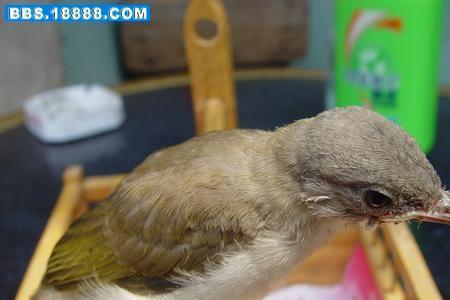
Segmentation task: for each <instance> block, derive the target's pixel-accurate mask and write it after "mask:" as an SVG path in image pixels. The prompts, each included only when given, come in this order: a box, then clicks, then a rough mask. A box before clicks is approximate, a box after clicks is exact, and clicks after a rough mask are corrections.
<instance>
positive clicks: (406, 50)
mask: <svg viewBox="0 0 450 300" xmlns="http://www.w3.org/2000/svg"><path fill="white" fill-rule="evenodd" d="M442 10H443V1H442V0H337V1H336V32H335V39H336V44H335V45H336V48H335V69H334V71H335V74H334V75H335V76H334V95H335V102H336V105H337V106H346V105H364V106H367V107H370V108H372V109H374V110H375V111H377V112H379V113H381V114H383V115H384V116H386V117H387V118H389V119H391V120H393V121H394V122H396V123H398V124H399V125H400V126H402V127H403V128H405V129H406V130H407V131H408V132H409V133H410V134H411V135H412V136H414V137H415V138H416V140H417V142H418V143H419V145H420V146H421V147H422V149H423V151H425V152H428V151H429V150H431V148H432V146H433V144H434V140H435V133H436V121H437V120H436V119H437V108H438V101H437V99H438V83H437V75H438V53H439V49H440V34H441V27H442Z"/></svg>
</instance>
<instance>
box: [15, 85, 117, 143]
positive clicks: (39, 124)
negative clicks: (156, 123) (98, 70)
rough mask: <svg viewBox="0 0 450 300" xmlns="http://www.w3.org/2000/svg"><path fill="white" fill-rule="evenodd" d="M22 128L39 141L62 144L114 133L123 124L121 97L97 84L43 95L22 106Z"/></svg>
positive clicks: (34, 97)
mask: <svg viewBox="0 0 450 300" xmlns="http://www.w3.org/2000/svg"><path fill="white" fill-rule="evenodd" d="M23 110H24V115H25V125H26V127H27V128H28V130H30V132H31V133H32V134H33V135H34V136H36V137H37V138H38V139H40V140H41V141H43V142H47V143H65V142H70V141H73V140H77V139H81V138H85V137H88V136H92V135H96V134H99V133H103V132H106V131H110V130H114V129H116V128H118V127H120V125H122V124H123V122H124V121H125V110H124V107H123V100H122V97H121V96H120V95H119V94H118V93H116V92H114V91H112V90H110V89H108V88H106V87H104V86H101V85H98V84H94V85H88V84H81V85H75V86H70V87H65V88H60V89H56V90H52V91H48V92H44V93H41V94H38V95H35V96H33V97H31V98H30V99H29V100H27V101H26V102H25V104H24V106H23Z"/></svg>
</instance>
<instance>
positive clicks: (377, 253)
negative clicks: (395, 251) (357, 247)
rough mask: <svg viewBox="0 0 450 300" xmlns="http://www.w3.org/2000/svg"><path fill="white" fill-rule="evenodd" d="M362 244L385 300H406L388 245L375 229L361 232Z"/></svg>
mask: <svg viewBox="0 0 450 300" xmlns="http://www.w3.org/2000/svg"><path fill="white" fill-rule="evenodd" d="M360 238H361V243H362V245H363V247H364V251H365V253H366V256H367V258H368V260H369V261H368V263H369V267H370V269H371V271H372V275H373V277H374V279H375V282H376V283H377V286H378V288H379V291H380V293H381V295H382V296H383V299H384V300H405V299H406V295H405V292H404V291H403V289H402V287H401V285H400V282H399V280H398V278H397V273H396V270H395V268H394V266H393V264H392V262H391V261H390V259H389V255H388V249H387V248H386V245H385V244H384V242H383V241H382V240H381V238H380V237H379V236H378V235H377V232H376V230H375V229H371V230H365V229H361V230H360Z"/></svg>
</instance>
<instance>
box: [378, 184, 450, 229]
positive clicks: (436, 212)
mask: <svg viewBox="0 0 450 300" xmlns="http://www.w3.org/2000/svg"><path fill="white" fill-rule="evenodd" d="M409 220H412V221H426V222H433V223H441V224H447V225H450V194H449V192H447V191H444V192H443V196H442V198H441V199H440V200H439V201H438V202H437V203H436V205H435V206H434V207H433V208H431V209H430V210H427V211H425V210H414V211H411V212H408V213H407V214H405V215H403V216H401V217H394V218H390V219H389V218H382V219H381V221H384V222H386V221H394V222H401V221H409Z"/></svg>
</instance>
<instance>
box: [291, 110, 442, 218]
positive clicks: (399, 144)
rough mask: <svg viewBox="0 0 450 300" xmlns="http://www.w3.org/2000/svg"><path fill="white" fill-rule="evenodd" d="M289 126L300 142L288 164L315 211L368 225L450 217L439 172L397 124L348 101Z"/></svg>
mask: <svg viewBox="0 0 450 300" xmlns="http://www.w3.org/2000/svg"><path fill="white" fill-rule="evenodd" d="M291 126H292V127H290V126H288V130H286V132H288V133H289V137H290V139H291V142H292V141H293V142H294V143H290V145H294V144H295V145H296V146H295V147H294V146H292V147H291V149H290V150H291V151H295V154H294V155H292V156H291V157H292V159H291V161H290V162H289V163H290V165H291V167H292V169H293V174H294V176H295V177H297V178H298V180H299V182H301V184H300V186H301V193H302V197H301V198H302V199H305V200H304V201H305V203H306V205H307V206H308V207H309V208H310V209H311V212H312V214H314V215H317V216H318V217H338V218H342V219H345V220H347V221H350V222H369V224H371V223H379V222H389V221H392V222H400V221H404V220H412V219H416V220H425V221H435V222H442V223H447V224H450V198H449V195H448V193H447V192H446V191H445V190H444V189H443V188H442V184H441V180H440V178H439V176H438V175H437V173H436V171H435V170H434V168H433V167H432V166H431V164H430V163H429V162H428V160H427V158H426V157H425V155H424V154H423V152H422V151H421V150H420V148H419V147H418V145H417V144H416V142H415V141H414V140H413V139H412V138H411V137H410V136H409V135H408V134H407V133H406V132H405V131H404V130H403V129H401V128H400V127H399V126H397V125H396V124H395V123H393V122H391V121H389V120H387V119H386V118H384V117H383V116H381V115H379V114H377V113H375V112H372V111H370V110H367V109H364V108H360V107H348V108H338V109H334V110H330V111H326V112H324V113H321V114H319V115H318V116H316V117H314V118H311V119H307V120H305V121H304V122H301V121H300V122H298V123H294V124H293V125H291ZM289 127H290V128H289ZM294 148H295V150H294ZM291 153H292V152H291Z"/></svg>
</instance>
